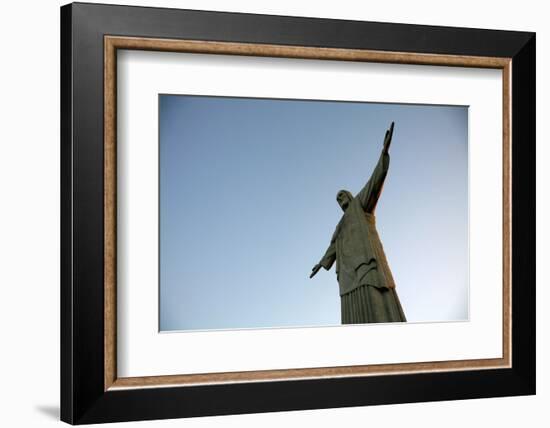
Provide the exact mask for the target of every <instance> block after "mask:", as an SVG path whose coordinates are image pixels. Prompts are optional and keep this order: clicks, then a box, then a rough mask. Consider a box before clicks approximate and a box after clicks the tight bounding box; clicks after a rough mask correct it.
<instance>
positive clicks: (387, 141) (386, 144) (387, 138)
mask: <svg viewBox="0 0 550 428" xmlns="http://www.w3.org/2000/svg"><path fill="white" fill-rule="evenodd" d="M393 125H394V122H392V123H391V125H390V129H388V130H387V131H386V136H385V137H384V153H388V150H389V149H390V144H391V139H392V137H393Z"/></svg>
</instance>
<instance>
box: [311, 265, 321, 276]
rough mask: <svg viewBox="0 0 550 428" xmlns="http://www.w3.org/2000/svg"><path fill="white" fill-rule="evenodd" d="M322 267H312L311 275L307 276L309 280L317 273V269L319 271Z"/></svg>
mask: <svg viewBox="0 0 550 428" xmlns="http://www.w3.org/2000/svg"><path fill="white" fill-rule="evenodd" d="M321 268H322V266H321V265H320V264H319V263H317V264H316V265H315V266H313V269H311V274H310V275H309V277H310V278H313V277H314V276H315V274H316V273H317V272H319V269H321Z"/></svg>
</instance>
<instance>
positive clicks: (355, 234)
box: [310, 122, 406, 324]
mask: <svg viewBox="0 0 550 428" xmlns="http://www.w3.org/2000/svg"><path fill="white" fill-rule="evenodd" d="M393 125H394V124H393V122H392V124H391V126H390V129H388V130H387V131H386V136H385V138H384V147H383V149H382V154H381V155H380V159H379V160H378V163H377V165H376V168H375V169H374V172H373V173H372V176H371V177H370V179H369V181H368V182H367V184H366V185H365V187H363V189H361V191H360V192H359V193H358V194H357V195H356V196H355V197H354V196H353V195H352V194H351V193H350V192H348V191H347V190H340V191H339V192H338V194H337V195H336V200H337V201H338V204H339V205H340V207H341V208H342V210H343V211H344V214H343V215H342V218H341V219H340V221H339V223H338V225H337V226H336V230H335V231H334V234H333V235H332V239H331V241H330V245H329V247H328V249H327V251H326V253H325V255H324V256H323V257H322V258H321V261H320V262H319V263H317V264H316V265H315V266H314V267H313V269H312V272H311V275H310V278H313V276H314V275H315V274H316V273H317V272H319V269H321V267H324V268H325V269H326V270H329V269H330V268H331V266H332V265H333V263H334V262H335V261H336V277H337V279H338V284H339V287H340V298H341V309H342V324H362V323H373V322H396V321H397V322H404V321H406V318H405V314H404V313H403V308H402V307H401V303H400V302H399V298H398V297H397V293H396V291H395V282H394V280H393V276H392V274H391V271H390V267H389V265H388V261H387V259H386V255H385V253H384V249H383V248H382V243H381V242H380V237H379V236H378V232H377V230H376V222H375V217H374V209H375V208H376V203H377V202H378V198H379V197H380V193H381V192H382V187H383V185H384V179H385V178H386V174H387V172H388V167H389V164H390V156H389V154H388V150H389V147H390V144H391V140H392V136H393Z"/></svg>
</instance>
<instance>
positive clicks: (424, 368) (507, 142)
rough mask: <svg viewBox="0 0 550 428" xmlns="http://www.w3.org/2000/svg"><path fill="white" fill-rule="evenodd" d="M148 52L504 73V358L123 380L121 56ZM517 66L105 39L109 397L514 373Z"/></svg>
mask: <svg viewBox="0 0 550 428" xmlns="http://www.w3.org/2000/svg"><path fill="white" fill-rule="evenodd" d="M118 49H131V50H148V51H165V52H166V51H167V52H182V53H202V54H218V55H243V56H262V57H279V58H298V59H323V60H335V61H359V62H379V63H393V64H417V65H440V66H455V67H476V68H494V69H501V70H502V82H503V85H502V91H503V92H502V94H503V109H502V120H503V122H502V125H503V126H502V129H503V135H502V144H503V158H502V165H503V177H502V178H503V189H502V192H503V215H502V220H503V231H502V232H503V252H502V262H503V290H502V291H503V294H502V297H503V300H502V301H503V308H502V309H503V311H502V314H503V322H502V339H503V340H502V344H503V346H502V358H492V359H475V360H456V361H430V362H420V363H400V364H375V365H372V364H371V365H357V366H341V367H316V368H302V369H278V370H260V371H243V372H226V373H202V374H186V375H170V376H146V377H127V378H119V377H118V376H117V366H116V361H117V357H116V342H117V321H116V298H117V295H116V254H117V253H116V248H117V246H116V236H117V233H116V227H117V218H116V212H117V210H116V189H117V181H116V177H117V169H116V164H117V161H116V152H117V151H116V129H117V126H116V124H117V118H116V88H117V86H116V85H117V72H116V70H117V57H116V54H117V50H118ZM511 65H512V60H511V58H498V57H479V56H462V55H439V54H421V53H409V52H386V51H371V50H361V49H338V48H321V47H309V46H286V45H268V44H251V43H232V42H212V41H196V40H171V39H155V38H139V37H119V36H105V37H104V389H105V391H107V390H112V389H128V388H151V387H166V386H192V385H204V384H219V383H240V382H261V381H272V380H277V381H281V380H298V379H311V378H338V377H357V376H370V375H384V374H385V375H394V374H405V373H422V372H444V371H457V370H480V369H496V368H509V367H511V362H512V354H511V346H512V342H511V340H512V311H511V309H512V306H511V291H512V290H511V286H512V282H511V276H512V266H511V262H512V260H511V250H512V247H511V245H512V242H511V240H512V235H511V232H512V230H511V229H512V223H511V219H512V217H511V215H512V203H511V186H512V168H511V126H512V125H511V124H512V121H511V116H512V110H511V89H512V88H511V84H512V80H511V79H512V67H511Z"/></svg>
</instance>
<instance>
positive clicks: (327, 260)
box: [309, 242, 336, 278]
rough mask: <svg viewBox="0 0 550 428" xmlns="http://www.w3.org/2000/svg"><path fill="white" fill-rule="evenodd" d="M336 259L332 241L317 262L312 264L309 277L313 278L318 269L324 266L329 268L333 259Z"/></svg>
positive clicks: (334, 246)
mask: <svg viewBox="0 0 550 428" xmlns="http://www.w3.org/2000/svg"><path fill="white" fill-rule="evenodd" d="M335 260H336V245H335V243H334V242H331V243H330V246H329V247H328V249H327V251H326V252H325V255H324V256H323V257H322V258H321V260H320V261H319V263H317V264H316V265H315V266H313V269H311V274H310V275H309V277H310V278H313V277H314V276H315V274H316V273H317V272H319V270H320V269H321V268H322V267H324V268H325V269H326V270H329V269H330V268H331V267H332V265H333V263H334V261H335Z"/></svg>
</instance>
